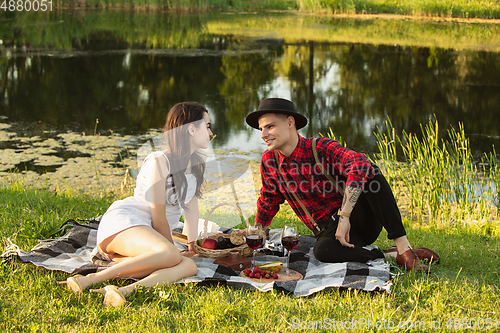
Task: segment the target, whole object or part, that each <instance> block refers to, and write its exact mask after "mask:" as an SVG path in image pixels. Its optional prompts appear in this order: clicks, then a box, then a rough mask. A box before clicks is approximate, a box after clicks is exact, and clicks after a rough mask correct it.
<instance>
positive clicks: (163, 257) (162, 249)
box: [78, 226, 182, 289]
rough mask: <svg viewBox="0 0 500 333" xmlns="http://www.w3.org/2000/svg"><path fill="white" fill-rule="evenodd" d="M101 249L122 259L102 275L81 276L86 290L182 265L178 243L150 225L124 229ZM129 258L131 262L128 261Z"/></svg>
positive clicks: (102, 244) (98, 273) (79, 279)
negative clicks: (102, 283)
mask: <svg viewBox="0 0 500 333" xmlns="http://www.w3.org/2000/svg"><path fill="white" fill-rule="evenodd" d="M99 246H100V247H101V249H102V250H103V251H104V252H106V253H109V254H111V255H118V256H120V257H122V260H121V262H119V263H118V264H116V265H114V266H111V267H109V268H107V269H105V270H103V271H101V272H97V273H92V274H88V275H87V276H83V277H79V278H78V281H79V282H80V284H81V286H82V288H83V289H85V288H87V287H89V286H90V285H92V284H95V283H101V282H103V281H106V280H110V279H113V278H144V277H146V276H148V275H150V274H151V273H153V272H155V271H158V270H161V269H164V268H173V267H174V266H177V265H179V264H180V263H181V262H182V256H181V254H180V253H179V250H177V248H176V247H175V246H174V244H172V243H170V242H169V241H168V240H167V239H166V238H165V237H163V236H162V235H161V234H160V233H158V232H157V231H156V230H154V229H153V228H151V227H148V226H136V227H132V228H129V229H126V230H123V231H121V232H119V233H118V234H116V235H114V236H111V237H109V238H107V239H105V240H104V241H103V242H102V243H101V244H99ZM125 257H128V259H126V260H124V258H125ZM181 268H182V267H181Z"/></svg>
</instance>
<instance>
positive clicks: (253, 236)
mask: <svg viewBox="0 0 500 333" xmlns="http://www.w3.org/2000/svg"><path fill="white" fill-rule="evenodd" d="M245 238H246V243H247V245H248V247H249V248H251V249H252V252H253V265H254V267H255V250H257V248H258V247H259V246H261V245H262V242H263V241H264V231H263V230H262V226H261V225H254V226H252V225H250V226H248V228H247V235H246V237H245Z"/></svg>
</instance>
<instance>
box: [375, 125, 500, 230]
mask: <svg viewBox="0 0 500 333" xmlns="http://www.w3.org/2000/svg"><path fill="white" fill-rule="evenodd" d="M385 127H386V130H385V132H382V130H381V129H379V131H378V133H376V137H377V145H378V147H379V153H378V154H376V155H375V157H374V160H375V162H376V163H378V164H380V165H381V166H382V167H383V170H384V173H385V175H386V176H387V178H388V179H389V181H390V184H391V186H392V188H393V190H394V192H395V196H396V199H397V200H398V201H399V204H400V205H401V206H402V207H403V210H404V211H405V212H406V214H407V215H408V217H409V218H410V219H411V220H416V221H418V223H420V224H422V223H425V224H433V225H446V226H453V225H454V224H467V225H469V227H470V228H472V229H474V230H476V231H477V232H479V233H482V234H487V235H491V234H495V235H500V230H499V228H498V226H499V225H500V224H499V215H498V211H499V210H498V207H499V203H498V189H499V188H498V186H499V184H500V173H499V166H498V160H497V156H496V152H495V149H494V147H493V150H492V152H491V153H489V154H485V155H484V156H480V157H477V158H476V157H474V156H473V155H472V153H471V149H470V144H469V139H468V138H467V136H466V134H465V131H464V128H463V124H459V125H458V129H455V128H450V129H448V130H447V131H446V135H445V137H444V138H443V139H439V136H440V129H439V124H438V121H437V120H434V121H432V120H430V121H429V123H428V124H426V125H425V126H424V125H421V133H420V134H421V135H416V134H414V133H406V132H405V131H403V132H402V135H401V136H399V135H397V134H396V133H395V129H394V127H393V126H392V124H391V122H390V120H387V122H386V126H385ZM401 160H402V161H401Z"/></svg>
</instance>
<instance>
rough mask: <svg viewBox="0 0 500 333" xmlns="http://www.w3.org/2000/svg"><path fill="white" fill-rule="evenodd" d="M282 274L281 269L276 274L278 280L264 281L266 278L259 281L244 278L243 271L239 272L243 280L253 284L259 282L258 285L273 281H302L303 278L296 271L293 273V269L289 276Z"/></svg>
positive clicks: (282, 270)
mask: <svg viewBox="0 0 500 333" xmlns="http://www.w3.org/2000/svg"><path fill="white" fill-rule="evenodd" d="M283 272H284V269H281V271H279V272H278V278H277V279H273V278H270V279H266V278H260V279H256V278H251V277H248V276H246V275H245V273H243V271H241V273H240V276H241V277H244V278H245V279H249V280H252V281H254V282H260V283H269V282H273V281H294V280H302V279H303V278H304V277H303V276H302V274H300V273H299V272H297V271H294V270H293V269H291V270H290V272H291V275H284V274H283Z"/></svg>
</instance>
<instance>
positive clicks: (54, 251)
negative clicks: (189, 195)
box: [3, 219, 391, 296]
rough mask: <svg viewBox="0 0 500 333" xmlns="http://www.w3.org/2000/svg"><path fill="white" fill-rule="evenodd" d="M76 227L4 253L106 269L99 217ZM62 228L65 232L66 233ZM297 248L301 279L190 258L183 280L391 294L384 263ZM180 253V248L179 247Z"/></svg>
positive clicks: (72, 267)
mask: <svg viewBox="0 0 500 333" xmlns="http://www.w3.org/2000/svg"><path fill="white" fill-rule="evenodd" d="M86 222H88V223H84V224H82V223H78V222H76V221H74V220H69V221H68V222H66V223H65V224H64V225H63V227H64V228H68V229H69V230H68V231H67V232H66V233H65V234H64V236H61V237H58V238H56V239H53V240H44V241H41V242H40V243H39V244H38V245H37V246H35V247H34V248H33V249H31V251H30V252H24V251H22V250H21V249H19V248H18V247H17V246H15V244H11V247H10V251H8V252H7V253H5V254H4V255H3V256H6V255H14V256H17V258H18V259H19V260H20V261H22V262H26V263H27V262H30V263H32V264H34V265H37V266H41V267H45V268H47V269H50V270H60V271H64V272H67V273H80V274H88V273H90V272H96V271H99V270H102V269H105V268H106V267H107V266H109V265H110V262H109V261H106V260H104V258H100V257H99V254H98V253H96V251H94V249H95V246H96V236H97V226H98V225H99V219H95V220H92V221H86ZM64 228H63V229H64ZM299 241H300V242H299V246H297V248H295V249H294V251H293V252H292V254H291V259H290V269H293V270H295V271H297V272H299V273H301V274H302V276H303V277H304V278H303V279H302V280H299V281H272V282H269V283H259V282H254V281H252V280H250V279H247V278H244V277H240V276H239V273H240V272H239V271H234V270H232V269H230V268H228V267H225V266H219V265H215V264H214V263H213V261H214V260H213V259H208V258H201V257H193V260H194V261H195V262H196V265H197V266H198V273H197V274H196V275H195V276H193V277H191V278H188V279H185V280H183V281H182V282H184V283H186V282H197V283H201V284H223V285H228V286H231V287H235V288H246V289H254V290H260V291H270V290H273V289H275V290H277V291H280V292H284V293H286V294H290V295H294V296H308V295H311V294H313V293H315V292H318V291H320V290H324V289H327V288H350V289H362V290H366V291H379V292H389V291H390V285H391V284H390V283H388V280H389V279H390V277H391V276H390V272H389V268H390V265H389V264H388V263H386V262H384V260H383V259H378V260H374V261H371V262H369V263H367V264H361V263H355V262H347V263H337V264H330V263H323V262H320V261H318V260H316V259H315V258H314V256H313V254H312V247H313V245H314V241H315V238H314V237H312V236H300V238H299ZM176 246H177V247H178V248H179V249H181V250H182V249H183V248H182V247H183V246H184V244H181V243H177V244H176ZM264 252H265V253H264V255H259V256H257V257H256V263H257V264H261V263H266V262H273V261H278V260H283V258H282V257H283V254H282V253H280V252H278V251H271V250H269V249H265V250H264Z"/></svg>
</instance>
